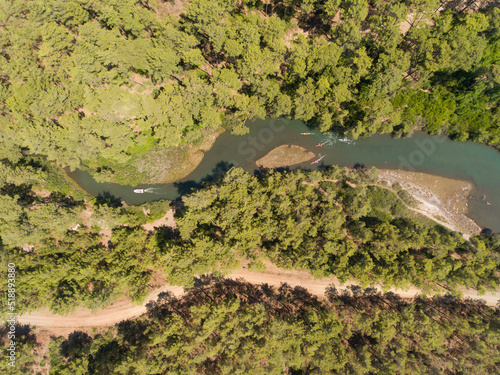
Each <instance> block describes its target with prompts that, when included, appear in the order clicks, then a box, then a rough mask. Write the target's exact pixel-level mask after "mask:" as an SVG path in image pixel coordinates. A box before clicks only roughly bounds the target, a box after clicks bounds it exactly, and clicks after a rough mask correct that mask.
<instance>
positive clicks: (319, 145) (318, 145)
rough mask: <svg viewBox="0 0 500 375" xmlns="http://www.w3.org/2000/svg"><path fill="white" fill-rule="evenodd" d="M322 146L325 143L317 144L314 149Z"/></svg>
mask: <svg viewBox="0 0 500 375" xmlns="http://www.w3.org/2000/svg"><path fill="white" fill-rule="evenodd" d="M324 145H326V142H323V143H318V144H317V145H316V147H322V146H324Z"/></svg>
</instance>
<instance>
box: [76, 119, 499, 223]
mask: <svg viewBox="0 0 500 375" xmlns="http://www.w3.org/2000/svg"><path fill="white" fill-rule="evenodd" d="M249 127H250V129H251V131H250V133H249V134H247V135H245V136H236V135H231V134H228V133H224V134H222V135H221V136H220V137H219V138H218V139H217V141H216V142H215V144H214V146H213V148H212V149H211V150H210V151H208V152H207V153H206V154H205V157H204V158H203V161H202V162H201V163H200V165H199V166H198V168H196V170H195V171H193V172H192V173H191V174H190V175H189V176H187V177H186V178H184V179H182V180H181V181H178V182H175V183H171V184H163V185H141V186H138V187H132V186H124V185H118V184H111V183H97V182H95V181H94V180H93V179H92V177H91V176H90V175H89V174H88V173H86V172H84V171H80V170H77V171H75V172H70V173H69V175H70V177H72V178H73V179H74V180H75V181H76V182H77V183H78V184H79V185H80V186H81V187H82V188H83V189H85V190H86V191H88V192H89V193H90V194H92V195H94V196H98V195H110V196H114V197H116V198H120V199H123V200H124V201H125V202H127V203H129V204H140V203H143V202H147V201H154V200H159V199H169V200H173V199H175V198H177V197H179V196H180V195H182V194H186V193H189V192H190V191H191V189H193V188H196V187H198V186H199V183H200V182H201V181H203V180H205V179H209V178H213V177H215V176H218V175H220V174H222V173H224V172H225V171H227V170H228V169H229V168H230V167H231V166H240V167H242V168H244V169H245V170H247V171H249V172H251V171H254V170H255V169H256V165H255V161H256V160H258V159H259V158H261V157H262V156H264V155H265V154H267V153H268V152H269V151H271V150H272V149H274V148H275V147H277V146H280V145H282V144H288V145H291V144H296V145H300V146H302V147H304V148H306V149H307V150H310V151H312V152H315V153H316V155H317V157H318V158H319V157H320V156H323V155H325V157H324V159H322V161H321V162H320V163H318V164H315V165H310V162H306V163H303V164H299V165H298V166H294V167H293V168H297V167H299V168H303V169H313V168H318V167H319V166H322V165H331V164H338V165H342V166H349V167H353V166H354V165H356V164H364V165H365V166H375V167H378V168H386V169H404V170H410V171H417V172H424V173H430V174H434V175H440V176H445V177H450V178H456V179H461V180H467V181H470V182H472V183H473V185H474V189H473V191H472V193H471V196H470V200H469V214H468V216H469V217H471V218H472V219H474V220H475V221H476V223H477V224H478V225H479V226H481V227H487V228H491V229H492V230H493V231H495V232H500V152H498V151H497V150H495V149H493V148H491V147H487V146H484V145H479V144H476V143H473V142H456V141H451V140H449V139H448V138H446V137H444V136H429V135H427V134H424V133H418V134H415V135H414V136H413V137H412V138H408V139H394V138H392V137H390V136H389V135H374V136H372V137H370V138H366V139H360V140H356V141H355V142H354V141H348V142H342V141H340V140H339V137H338V136H335V135H333V134H321V133H320V132H319V131H315V130H311V129H309V128H308V127H307V126H306V125H305V124H304V123H303V122H301V121H297V120H286V119H266V120H256V121H253V122H252V123H251V124H249ZM305 132H311V133H314V134H311V135H301V134H300V133H305ZM323 142H326V143H325V145H323V146H322V147H315V145H317V144H318V143H323ZM134 188H152V189H151V192H148V193H144V194H135V193H134V192H133V190H134Z"/></svg>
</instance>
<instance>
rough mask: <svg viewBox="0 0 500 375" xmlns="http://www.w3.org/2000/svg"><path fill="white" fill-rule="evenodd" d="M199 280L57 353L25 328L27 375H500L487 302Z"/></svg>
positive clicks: (66, 343) (497, 334) (56, 345)
mask: <svg viewBox="0 0 500 375" xmlns="http://www.w3.org/2000/svg"><path fill="white" fill-rule="evenodd" d="M199 282H200V285H199V286H197V287H195V288H193V289H191V290H190V291H188V293H186V294H185V295H184V296H183V297H182V298H180V299H177V298H175V297H172V296H170V295H163V296H162V298H160V299H159V300H158V301H156V302H155V303H153V304H152V305H151V306H150V308H149V310H148V313H147V314H146V315H144V316H142V317H140V318H137V319H131V320H127V321H123V322H121V323H120V324H118V325H116V326H115V327H111V328H109V329H106V330H103V329H101V330H100V331H99V332H97V333H96V332H95V331H94V332H90V331H88V332H82V331H76V332H74V333H72V334H71V335H70V336H69V337H68V338H65V337H59V338H56V337H53V338H52V339H51V342H50V346H49V350H43V349H42V348H40V345H39V344H38V345H37V343H36V341H35V333H34V332H33V331H31V332H30V331H28V332H25V333H24V335H23V337H22V339H21V340H19V341H20V342H19V348H18V349H19V352H20V353H21V354H22V357H21V358H22V359H23V362H22V363H21V364H20V368H19V370H21V371H20V372H18V373H20V374H21V373H28V372H29V370H30V368H33V367H34V366H38V368H45V369H47V368H50V373H51V374H55V375H66V374H96V375H98V374H127V375H133V374H186V375H187V374H207V375H209V374H210V375H211V374H228V375H229V374H249V373H251V374H262V375H264V374H266V375H267V374H283V373H285V374H304V375H305V374H337V373H342V374H353V375H354V374H359V375H361V374H373V373H377V374H393V373H401V374H409V373H411V374H437V373H439V374H456V373H464V374H468V373H474V374H496V373H498V372H499V363H500V357H499V353H500V347H499V338H500V331H499V327H500V325H499V322H500V320H499V319H500V315H499V310H498V309H494V308H491V307H487V306H485V305H484V304H482V303H481V302H477V301H459V300H455V299H453V298H449V297H444V298H443V297H434V298H423V297H419V298H417V299H416V300H414V301H406V300H402V299H401V298H400V297H398V296H396V295H394V294H385V295H382V294H379V293H374V292H373V291H370V290H363V289H361V288H352V289H351V290H349V291H346V292H343V293H342V294H339V293H337V292H336V291H335V290H334V289H332V290H330V291H329V293H328V298H327V299H325V300H318V299H317V298H316V297H315V296H312V295H310V294H309V293H307V291H305V290H303V289H300V288H291V287H290V286H288V285H286V284H283V285H282V286H281V287H280V288H278V289H274V288H271V287H269V286H263V285H261V286H257V285H252V284H246V283H243V282H236V281H232V280H219V281H216V282H211V283H209V284H208V285H206V280H205V281H204V280H201V279H200V280H199ZM19 328H20V327H19ZM25 331H26V330H25ZM5 336H6V335H1V336H0V337H1V338H0V340H3V339H4V337H5ZM36 353H42V355H43V358H42V355H39V356H38V358H37V356H36V355H35V354H36ZM4 363H5V362H3V363H2V364H0V366H5V364H4ZM0 368H2V367H0Z"/></svg>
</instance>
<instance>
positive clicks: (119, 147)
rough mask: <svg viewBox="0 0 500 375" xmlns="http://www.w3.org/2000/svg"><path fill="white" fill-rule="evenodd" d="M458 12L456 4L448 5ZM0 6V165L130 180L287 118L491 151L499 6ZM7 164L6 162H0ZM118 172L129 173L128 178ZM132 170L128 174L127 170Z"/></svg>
mask: <svg viewBox="0 0 500 375" xmlns="http://www.w3.org/2000/svg"><path fill="white" fill-rule="evenodd" d="M453 4H454V5H453ZM182 5H184V7H183V9H184V10H183V11H182V12H180V14H177V15H176V16H174V15H172V14H169V11H170V9H171V7H172V5H171V4H170V3H168V2H167V3H165V2H162V1H155V0H151V1H135V0H134V1H132V0H126V1H111V2H110V1H101V0H92V1H91V0H72V1H66V0H50V1H29V2H24V1H21V0H12V1H3V2H2V3H1V4H0V20H1V21H0V35H1V38H0V39H1V43H0V111H1V114H2V116H0V121H1V127H0V129H1V130H0V131H1V137H0V142H2V147H1V148H2V152H3V154H2V157H3V158H5V159H6V160H8V161H10V162H13V163H15V162H16V161H17V160H18V159H19V157H20V153H21V150H23V152H25V153H30V154H37V155H44V156H46V157H47V158H48V159H49V160H51V161H55V162H56V163H58V164H59V165H61V166H64V167H71V168H75V167H78V166H85V167H87V168H88V169H89V170H90V171H91V172H92V173H93V174H94V175H95V176H96V177H97V178H99V179H101V180H115V181H120V182H128V183H134V182H135V183H137V182H138V181H140V180H141V179H144V178H146V177H145V176H147V174H144V173H142V172H139V171H138V170H137V165H136V162H137V161H138V160H139V158H140V156H144V155H146V154H148V153H151V152H153V151H165V150H169V149H171V148H173V147H180V146H181V145H183V144H193V143H197V142H199V141H200V137H202V134H206V133H203V132H202V131H207V130H208V131H212V132H215V130H216V129H218V128H220V127H224V128H226V129H228V130H231V131H233V132H235V133H241V132H245V131H246V129H245V125H244V121H245V120H247V119H250V118H255V117H261V118H262V117H265V116H292V117H294V118H297V119H301V120H304V121H306V122H308V123H310V124H311V125H313V126H317V127H319V128H320V129H321V130H324V131H326V130H329V129H335V130H339V131H341V132H352V133H353V134H354V135H355V136H358V135H366V134H372V133H388V132H395V133H397V134H399V135H401V134H408V133H411V132H413V131H414V129H415V128H416V129H423V130H426V131H429V132H431V133H439V132H444V133H446V134H449V135H451V136H453V137H454V138H457V139H460V140H465V139H468V138H472V139H474V140H476V141H478V142H486V143H490V144H492V145H495V146H499V145H500V138H499V137H500V130H499V129H500V125H499V124H500V123H499V118H500V117H499V116H500V115H499V111H498V102H499V101H498V98H499V96H498V95H499V87H500V86H499V82H500V78H499V77H500V67H499V65H498V62H499V61H500V55H499V54H500V47H499V45H500V31H499V30H500V29H499V25H500V11H499V9H498V8H496V7H490V8H489V9H484V10H482V11H480V12H476V13H473V12H469V11H468V10H469V9H466V8H468V7H469V6H470V4H468V5H466V4H464V5H463V6H462V5H456V3H450V5H448V4H447V3H446V2H445V3H439V2H438V1H435V0H426V1H413V0H408V1H405V2H401V1H379V0H377V1H366V0H360V1H335V0H293V1H284V2H272V1H269V2H266V3H263V2H261V1H256V0H243V1H240V0H239V1H235V0H233V1H222V0H193V1H191V2H186V3H184V4H182V3H179V2H178V3H177V7H179V6H180V7H181V8H182ZM6 162H7V161H4V163H6ZM126 171H128V172H126ZM130 171H133V172H130Z"/></svg>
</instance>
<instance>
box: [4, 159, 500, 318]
mask: <svg viewBox="0 0 500 375" xmlns="http://www.w3.org/2000/svg"><path fill="white" fill-rule="evenodd" d="M52 173H54V172H52ZM9 189H10V191H9V192H8V193H7V194H6V195H4V196H2V197H3V198H2V199H3V205H2V210H3V212H2V216H0V217H1V220H2V221H1V222H0V236H1V238H2V247H3V248H2V252H1V253H0V257H1V259H2V261H3V262H6V263H8V262H13V263H15V264H16V270H17V277H18V278H19V280H22V282H20V283H19V285H18V286H17V288H16V299H17V305H18V306H19V307H18V311H19V312H24V311H28V310H36V309H41V308H43V307H48V308H50V310H51V311H53V312H55V313H59V314H66V313H70V312H71V311H73V310H74V309H75V308H77V307H78V306H86V307H88V308H90V309H99V308H102V307H104V306H106V305H108V304H109V303H110V302H112V301H114V300H116V299H118V298H120V297H122V296H123V295H127V296H128V297H130V298H131V299H132V300H134V301H135V302H139V303H140V302H142V301H143V300H144V298H145V297H146V295H147V293H148V292H149V290H150V289H151V287H152V286H153V285H155V280H156V279H157V277H158V276H160V277H162V278H165V279H166V280H167V282H169V283H171V284H175V285H192V284H193V280H194V279H193V278H194V277H195V276H197V275H202V274H207V273H212V274H214V275H223V274H227V273H229V272H231V271H232V270H234V269H237V268H238V267H240V263H241V262H246V263H249V267H250V269H253V270H258V269H262V268H263V266H264V263H265V262H268V261H271V262H272V263H274V264H276V265H278V266H279V267H282V268H285V269H302V270H307V271H309V272H311V273H312V275H314V276H315V277H326V276H336V277H337V278H338V279H339V280H340V281H341V282H345V281H349V280H351V279H353V280H356V281H357V282H358V283H359V284H360V285H362V286H369V285H374V284H381V285H382V286H383V287H385V288H389V287H393V286H396V287H399V288H404V287H408V286H416V287H417V288H420V289H421V290H422V291H424V292H425V291H432V290H436V289H438V290H440V291H442V290H443V289H442V288H443V287H444V288H447V289H448V290H449V291H451V292H453V293H455V294H459V292H458V287H460V286H467V287H469V288H474V289H477V290H480V291H484V290H489V289H494V288H496V287H497V285H498V283H499V279H498V277H499V276H498V275H499V271H500V236H498V235H495V236H493V237H489V236H476V237H473V238H472V239H471V241H466V240H465V239H464V238H463V237H462V236H461V235H460V234H459V233H456V232H451V231H449V230H447V229H446V228H444V227H441V226H440V225H437V224H436V223H434V222H433V221H431V220H429V219H427V218H425V217H423V216H421V215H420V214H417V213H415V212H413V211H411V210H410V209H409V208H408V205H411V202H410V201H409V197H408V193H406V192H404V191H397V189H396V190H394V189H393V188H391V187H388V186H384V185H378V180H377V171H376V170H375V169H373V170H353V171H349V170H347V169H345V168H340V167H331V168H329V169H327V170H323V171H315V172H304V171H294V172H269V173H267V174H264V175H262V176H254V175H251V174H249V173H246V172H244V171H243V170H242V169H231V170H230V171H229V172H228V173H227V174H226V175H225V176H224V177H222V178H221V179H219V180H217V181H214V182H212V183H209V184H207V185H206V186H205V187H203V188H201V189H200V190H198V191H196V192H194V193H192V194H189V195H186V196H184V197H183V199H182V202H177V203H176V205H177V210H176V222H177V225H178V227H177V228H176V229H175V230H173V229H172V228H169V227H163V228H157V229H156V230H155V231H153V232H148V231H146V230H144V229H143V227H141V226H140V225H141V224H144V223H145V222H146V221H151V220H153V219H155V218H158V217H161V216H163V215H164V214H165V210H166V209H167V208H168V202H161V201H160V202H156V203H153V204H147V205H144V206H138V207H136V206H130V207H126V206H121V205H120V204H119V203H117V202H113V201H112V200H109V199H108V200H106V199H104V198H102V197H101V198H97V199H94V200H88V201H87V203H85V202H84V201H81V200H76V199H74V198H72V197H71V195H69V196H65V197H63V196H62V195H61V194H56V193H53V194H52V195H50V196H49V197H45V198H42V197H40V196H39V195H37V194H35V193H34V192H33V190H30V188H29V187H28V186H26V185H22V186H16V185H9ZM22 189H24V190H22ZM21 192H22V195H19V194H20V193H21ZM146 209H147V210H149V214H148V216H146V215H145V214H144V210H146ZM76 224H79V225H76ZM106 233H107V234H106ZM106 236H108V237H109V242H108V239H107V238H108V237H106ZM0 283H2V281H1V280H0ZM4 311H7V310H4Z"/></svg>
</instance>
